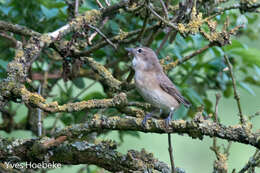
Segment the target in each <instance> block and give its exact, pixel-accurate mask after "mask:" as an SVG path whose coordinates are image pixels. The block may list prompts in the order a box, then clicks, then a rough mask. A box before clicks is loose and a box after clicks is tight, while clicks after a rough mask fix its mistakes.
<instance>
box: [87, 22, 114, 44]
mask: <svg viewBox="0 0 260 173" xmlns="http://www.w3.org/2000/svg"><path fill="white" fill-rule="evenodd" d="M108 19H109V18H108V17H106V18H105V19H104V20H103V21H102V24H101V25H100V27H99V28H100V29H102V28H103V27H104V25H105V24H106V23H107V21H108ZM97 34H98V33H97V32H94V33H93V34H91V35H90V36H89V38H88V42H89V44H90V45H92V43H91V42H92V40H93V39H94V38H95V37H96V35H97Z"/></svg>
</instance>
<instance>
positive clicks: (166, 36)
mask: <svg viewBox="0 0 260 173" xmlns="http://www.w3.org/2000/svg"><path fill="white" fill-rule="evenodd" d="M172 30H173V28H169V31H168V32H167V34H166V35H165V36H164V38H163V41H162V42H161V44H160V46H159V47H158V49H157V50H156V53H157V54H159V52H160V51H161V50H162V48H163V46H164V44H165V43H166V42H167V40H168V38H169V37H170V35H171V33H172ZM173 34H174V35H175V36H176V35H177V31H175V32H174V33H173Z"/></svg>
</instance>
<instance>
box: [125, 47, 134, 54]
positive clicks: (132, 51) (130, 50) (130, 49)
mask: <svg viewBox="0 0 260 173" xmlns="http://www.w3.org/2000/svg"><path fill="white" fill-rule="evenodd" d="M125 50H126V51H128V52H129V53H128V55H131V54H132V55H134V49H133V48H125Z"/></svg>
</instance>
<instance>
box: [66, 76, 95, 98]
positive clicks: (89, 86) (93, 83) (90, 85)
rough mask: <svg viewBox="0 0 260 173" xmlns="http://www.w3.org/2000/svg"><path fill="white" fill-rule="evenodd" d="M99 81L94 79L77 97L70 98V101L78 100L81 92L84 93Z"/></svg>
mask: <svg viewBox="0 0 260 173" xmlns="http://www.w3.org/2000/svg"><path fill="white" fill-rule="evenodd" d="M96 82H97V81H93V82H92V83H91V84H89V85H88V86H87V87H86V88H84V89H83V90H81V91H80V92H79V93H78V94H77V95H76V96H75V97H73V98H72V99H70V100H69V102H71V101H73V100H76V99H78V98H79V96H80V95H81V94H83V93H84V92H85V91H87V90H88V89H89V88H91V87H92V86H93V85H95V84H96Z"/></svg>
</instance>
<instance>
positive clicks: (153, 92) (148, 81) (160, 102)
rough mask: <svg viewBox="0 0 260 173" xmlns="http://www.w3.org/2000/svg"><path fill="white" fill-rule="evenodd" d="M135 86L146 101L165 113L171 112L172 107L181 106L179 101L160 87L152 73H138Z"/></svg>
mask: <svg viewBox="0 0 260 173" xmlns="http://www.w3.org/2000/svg"><path fill="white" fill-rule="evenodd" d="M135 85H136V88H137V90H138V92H139V93H140V94H141V95H142V97H143V98H144V100H146V101H147V102H149V103H151V104H152V105H153V106H155V107H158V108H160V109H163V110H164V111H165V112H169V111H170V109H171V107H174V108H177V107H178V106H179V103H178V101H177V100H176V99H175V98H174V97H173V96H171V95H169V94H168V93H166V92H165V91H164V90H163V89H162V88H161V87H160V84H159V83H158V81H157V79H156V76H155V75H154V74H152V73H151V74H149V73H148V74H147V73H141V74H140V73H136V74H135Z"/></svg>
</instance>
